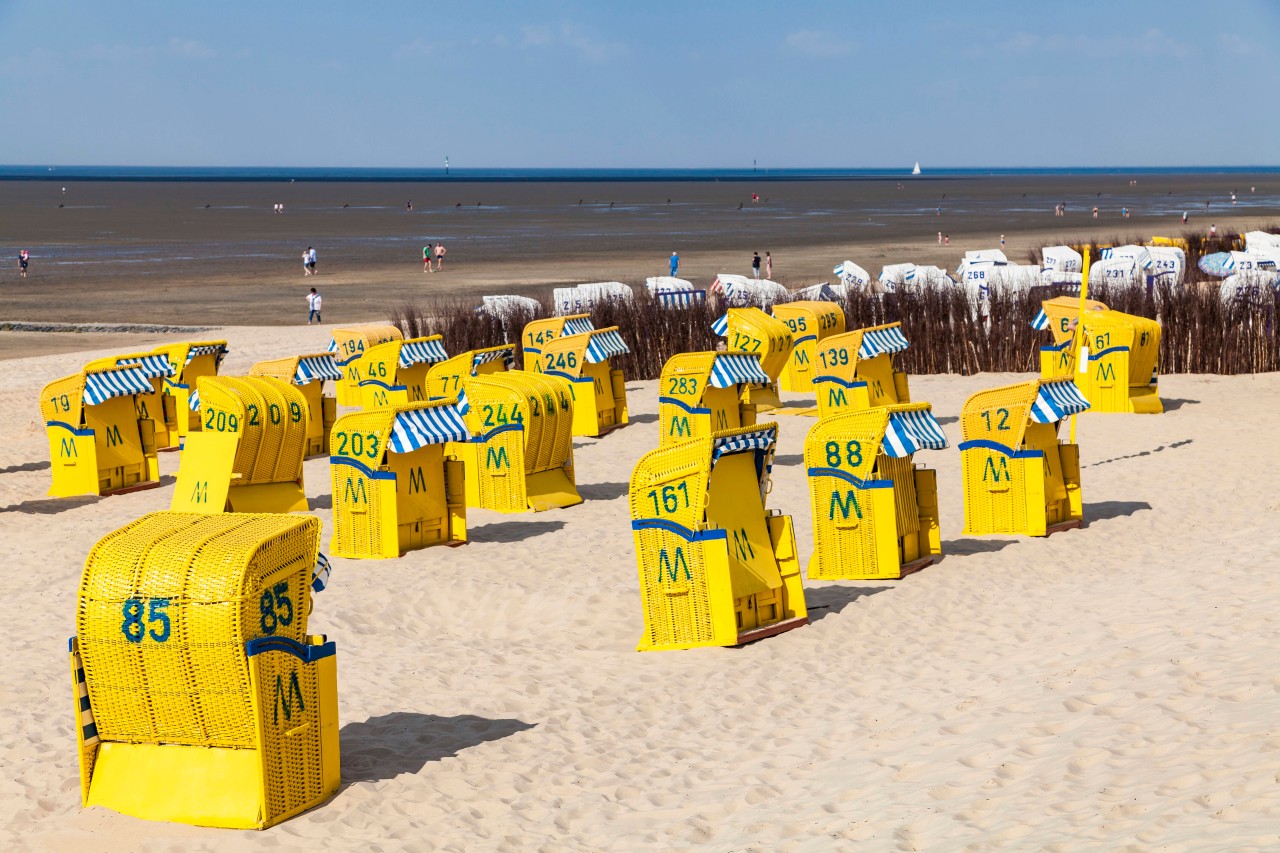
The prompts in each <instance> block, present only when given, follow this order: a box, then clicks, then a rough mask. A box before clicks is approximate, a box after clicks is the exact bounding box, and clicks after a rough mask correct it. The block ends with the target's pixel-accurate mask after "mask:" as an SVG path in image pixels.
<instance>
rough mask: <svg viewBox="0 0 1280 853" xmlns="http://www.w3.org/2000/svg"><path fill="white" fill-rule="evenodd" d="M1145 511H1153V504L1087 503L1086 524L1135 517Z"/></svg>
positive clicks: (1085, 510)
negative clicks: (1129, 516) (1137, 513)
mask: <svg viewBox="0 0 1280 853" xmlns="http://www.w3.org/2000/svg"><path fill="white" fill-rule="evenodd" d="M1144 509H1151V504H1149V503H1147V502H1146V501H1098V502H1096V503H1086V504H1085V505H1084V523H1085V525H1086V526H1087V525H1088V524H1089V522H1091V521H1105V520H1107V519H1109V518H1120V517H1121V516H1126V515H1133V514H1134V513H1135V512H1142V511H1143V510H1144Z"/></svg>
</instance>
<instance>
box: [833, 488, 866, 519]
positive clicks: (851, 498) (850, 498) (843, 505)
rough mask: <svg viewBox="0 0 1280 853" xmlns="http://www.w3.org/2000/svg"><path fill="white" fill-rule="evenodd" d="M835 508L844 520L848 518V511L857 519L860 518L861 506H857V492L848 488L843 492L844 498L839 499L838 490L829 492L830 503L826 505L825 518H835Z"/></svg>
mask: <svg viewBox="0 0 1280 853" xmlns="http://www.w3.org/2000/svg"><path fill="white" fill-rule="evenodd" d="M836 510H839V511H840V517H841V518H842V519H844V520H845V521H848V520H849V513H850V512H852V513H854V514H855V515H856V516H857V517H858V518H859V519H861V518H862V507H860V506H858V493H857V492H855V491H854V490H853V489H848V490H846V491H845V493H844V499H843V500H841V498H840V493H839V492H832V493H831V505H830V506H828V507H827V520H828V521H835V520H836Z"/></svg>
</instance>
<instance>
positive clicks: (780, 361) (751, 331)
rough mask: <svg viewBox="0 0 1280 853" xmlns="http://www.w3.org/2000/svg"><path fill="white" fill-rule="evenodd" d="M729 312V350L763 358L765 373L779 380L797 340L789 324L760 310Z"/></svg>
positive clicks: (731, 309)
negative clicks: (788, 326) (794, 341)
mask: <svg viewBox="0 0 1280 853" xmlns="http://www.w3.org/2000/svg"><path fill="white" fill-rule="evenodd" d="M726 313H727V316H728V321H727V322H728V326H729V334H728V335H727V336H726V338H725V340H726V342H727V346H728V349H729V351H730V352H746V353H751V354H753V355H758V356H760V366H761V367H762V368H763V369H764V372H765V373H767V374H769V376H770V377H771V378H772V379H773V380H774V381H775V382H776V381H778V377H779V376H780V375H781V374H782V371H783V370H784V369H785V368H786V366H787V361H788V360H789V359H790V358H791V348H792V346H793V340H794V337H793V336H792V334H791V330H790V329H789V328H787V324H786V323H784V322H782V321H781V320H779V319H778V318H776V317H770V316H769V315H768V314H766V313H765V312H763V311H761V310H760V309H759V308H730V309H729V310H728V311H727V312H726Z"/></svg>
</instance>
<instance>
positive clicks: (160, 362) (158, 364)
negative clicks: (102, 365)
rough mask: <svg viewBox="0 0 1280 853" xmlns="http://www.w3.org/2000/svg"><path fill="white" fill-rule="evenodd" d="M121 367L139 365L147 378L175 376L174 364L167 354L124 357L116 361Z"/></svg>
mask: <svg viewBox="0 0 1280 853" xmlns="http://www.w3.org/2000/svg"><path fill="white" fill-rule="evenodd" d="M116 364H118V365H120V366H121V367H134V366H136V367H138V368H139V369H140V370H141V371H142V372H143V373H144V374H145V375H146V376H147V378H149V379H150V378H154V377H156V376H173V374H174V373H175V371H174V369H173V365H172V364H171V363H170V362H169V356H167V355H144V356H142V357H140V358H122V359H120V360H119V361H117V362H116Z"/></svg>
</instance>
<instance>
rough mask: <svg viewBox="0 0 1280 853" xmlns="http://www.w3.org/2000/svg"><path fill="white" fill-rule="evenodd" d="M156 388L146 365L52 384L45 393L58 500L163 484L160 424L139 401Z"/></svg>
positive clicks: (106, 370)
mask: <svg viewBox="0 0 1280 853" xmlns="http://www.w3.org/2000/svg"><path fill="white" fill-rule="evenodd" d="M154 394H155V385H154V383H153V380H152V378H151V377H150V376H148V371H147V369H146V368H144V367H142V366H140V365H130V366H125V367H114V366H113V367H101V368H93V369H88V368H86V369H85V370H83V371H81V372H80V373H74V374H72V375H71V376H65V377H63V378H62V379H58V380H55V381H53V382H50V383H49V384H48V385H46V386H44V388H43V389H42V390H41V392H40V414H41V416H42V417H43V418H44V422H45V433H46V435H47V437H48V439H49V460H50V462H51V470H52V473H53V484H52V485H51V486H50V488H49V494H50V496H52V497H57V498H65V497H71V496H74V495H109V494H118V493H120V492H125V491H133V490H135V489H144V488H150V487H153V486H157V485H159V481H160V463H159V461H158V460H157V458H156V440H155V432H154V429H155V427H154V421H153V420H152V419H151V418H139V417H138V407H137V399H138V398H139V397H145V398H148V399H152V398H153V395H154Z"/></svg>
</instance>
